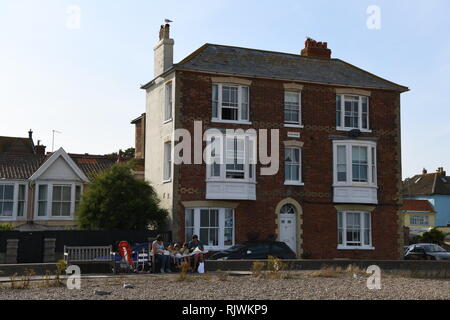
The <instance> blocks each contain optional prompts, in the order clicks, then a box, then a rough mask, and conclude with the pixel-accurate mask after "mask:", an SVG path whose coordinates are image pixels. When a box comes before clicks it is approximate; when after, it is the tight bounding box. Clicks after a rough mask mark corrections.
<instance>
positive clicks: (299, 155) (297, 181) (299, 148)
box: [284, 147, 304, 186]
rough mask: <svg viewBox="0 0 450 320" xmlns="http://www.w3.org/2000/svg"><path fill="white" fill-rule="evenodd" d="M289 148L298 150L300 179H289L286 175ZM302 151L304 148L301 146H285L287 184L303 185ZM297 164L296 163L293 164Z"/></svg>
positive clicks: (285, 177)
mask: <svg viewBox="0 0 450 320" xmlns="http://www.w3.org/2000/svg"><path fill="white" fill-rule="evenodd" d="M288 150H298V178H299V179H298V180H289V179H287V175H286V166H287V162H286V155H287V151H288ZM302 151H303V148H301V147H285V148H284V184H285V185H291V186H302V185H304V183H303V175H302ZM293 165H295V164H293Z"/></svg>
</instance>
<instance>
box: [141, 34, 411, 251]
mask: <svg viewBox="0 0 450 320" xmlns="http://www.w3.org/2000/svg"><path fill="white" fill-rule="evenodd" d="M173 47H174V40H173V39H171V38H170V26H169V25H164V26H161V29H160V35H159V42H158V43H157V45H156V46H155V48H154V52H155V54H154V79H153V80H152V81H150V82H149V83H147V84H145V85H143V86H142V89H144V90H145V91H146V98H147V100H146V113H145V115H143V116H142V118H139V119H140V120H138V121H144V120H145V126H144V125H143V124H144V122H141V129H140V130H142V128H145V134H144V135H143V136H142V135H141V136H140V138H139V139H138V138H136V141H140V142H139V144H142V141H143V139H144V138H145V139H144V140H145V154H146V156H145V179H146V180H147V181H149V182H150V183H151V184H152V185H153V186H154V187H155V189H156V191H157V192H158V194H159V196H160V198H161V199H162V206H164V207H165V208H167V209H168V210H169V212H170V219H171V221H170V225H171V229H172V231H173V234H174V237H175V238H177V239H178V240H180V241H184V240H188V239H189V238H190V237H191V236H192V235H193V234H198V235H199V236H200V239H201V240H202V241H203V242H204V243H205V244H206V247H207V249H209V250H213V251H214V250H220V249H226V248H229V247H231V246H233V245H234V244H238V243H242V242H244V241H247V240H254V239H261V240H265V239H278V240H281V241H284V242H286V243H287V244H288V245H289V246H290V247H291V248H292V249H293V250H294V251H295V252H297V254H298V256H301V255H303V256H308V257H311V258H315V259H329V258H360V259H363V258H366V259H399V258H400V257H401V252H402V250H403V248H402V246H403V214H402V213H401V211H400V207H401V200H402V199H401V192H400V191H401V182H402V181H401V150H400V144H401V137H400V94H401V93H403V92H406V91H408V88H406V87H404V86H401V85H398V84H395V83H393V82H390V81H387V80H384V79H382V78H380V77H378V76H375V75H373V74H371V73H369V72H367V71H364V70H362V69H360V68H357V67H355V66H353V65H351V64H349V63H347V62H344V61H342V60H340V59H336V58H331V50H330V49H329V48H328V46H327V43H322V42H316V41H314V40H312V39H308V40H307V41H306V42H305V48H304V49H303V50H302V51H301V53H300V54H290V53H282V52H271V51H266V50H256V49H247V48H240V47H233V46H225V45H218V44H205V45H203V46H202V47H200V48H199V49H197V50H196V51H195V52H193V53H192V54H190V55H189V56H187V57H186V58H184V59H183V60H182V61H181V62H179V63H177V64H174V63H173ZM389 54H393V53H392V52H391V53H389ZM138 121H135V122H136V123H137V122H138ZM210 129H216V130H215V135H210V132H211V131H210ZM227 129H243V130H247V131H246V133H244V135H240V136H232V135H231V136H228V135H226V133H225V132H226V131H225V130H227ZM248 129H255V130H256V131H257V132H259V133H263V131H260V130H264V129H267V139H268V144H269V146H270V147H268V148H267V149H268V150H270V152H271V154H272V155H277V154H278V156H276V157H275V156H274V159H273V161H272V162H271V163H267V162H264V161H261V160H262V158H263V157H261V154H264V150H263V147H258V146H260V144H259V145H258V144H257V143H256V142H255V141H254V140H253V137H252V136H251V135H252V134H251V132H250V131H251V130H248ZM137 130H138V129H137ZM217 132H218V133H217ZM277 133H278V136H279V138H277V137H276V134H277ZM141 134H142V132H141ZM203 135H205V136H204V137H203ZM180 136H181V137H182V138H181V139H180ZM222 138H223V139H222ZM218 140H221V141H222V142H223V143H222V144H220V143H219V144H217V143H216V142H217V141H218ZM262 140H265V139H264V138H263V137H262V135H261V134H260V137H259V141H260V142H261V141H262ZM181 142H184V143H185V144H187V145H188V146H190V147H191V149H190V150H186V149H183V150H182V151H180V150H179V149H178V147H179V145H180V144H181ZM207 146H208V147H209V148H206V147H207ZM136 149H138V148H137V147H136ZM198 150H200V151H203V150H205V157H206V160H207V161H203V160H202V155H201V152H200V154H199V152H197V151H198ZM277 152H278V153H277ZM257 154H259V157H258V159H257V160H258V161H255V160H256V155H257ZM177 157H182V158H183V160H187V161H183V162H182V163H179V162H177V161H175V158H177ZM224 159H225V161H223V160H224ZM262 162H264V163H263V164H262ZM277 163H278V164H279V165H278V167H277ZM272 164H273V167H274V168H276V169H278V170H274V172H273V173H271V174H268V172H269V171H270V170H271V169H270V168H272Z"/></svg>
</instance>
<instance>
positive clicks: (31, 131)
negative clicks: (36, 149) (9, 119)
mask: <svg viewBox="0 0 450 320" xmlns="http://www.w3.org/2000/svg"><path fill="white" fill-rule="evenodd" d="M28 138H29V139H32V140H33V130H31V129H30V131H28Z"/></svg>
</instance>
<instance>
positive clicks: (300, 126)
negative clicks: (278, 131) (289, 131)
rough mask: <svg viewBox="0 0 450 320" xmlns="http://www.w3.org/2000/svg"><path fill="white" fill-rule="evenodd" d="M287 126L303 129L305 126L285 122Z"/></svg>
mask: <svg viewBox="0 0 450 320" xmlns="http://www.w3.org/2000/svg"><path fill="white" fill-rule="evenodd" d="M284 127H285V128H297V129H303V128H304V126H303V125H302V124H293V123H285V124H284Z"/></svg>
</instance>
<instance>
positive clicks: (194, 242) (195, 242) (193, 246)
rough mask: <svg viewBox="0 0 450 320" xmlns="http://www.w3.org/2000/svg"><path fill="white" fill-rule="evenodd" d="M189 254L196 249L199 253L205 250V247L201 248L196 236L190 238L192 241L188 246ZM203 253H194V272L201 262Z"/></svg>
mask: <svg viewBox="0 0 450 320" xmlns="http://www.w3.org/2000/svg"><path fill="white" fill-rule="evenodd" d="M188 248H189V252H191V253H192V252H193V251H194V250H195V249H196V248H198V249H199V250H201V251H204V250H205V247H204V246H203V243H202V242H201V241H200V240H199V239H198V236H197V235H193V236H192V240H191V241H189V244H188ZM203 261H204V260H203V253H196V254H194V272H195V271H196V270H197V266H198V263H199V262H203Z"/></svg>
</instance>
